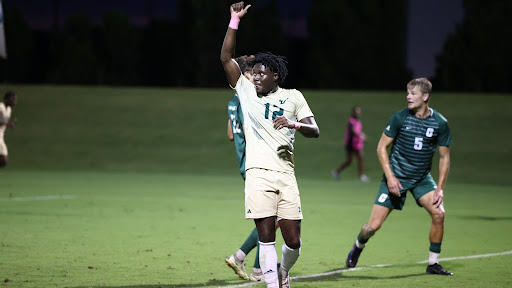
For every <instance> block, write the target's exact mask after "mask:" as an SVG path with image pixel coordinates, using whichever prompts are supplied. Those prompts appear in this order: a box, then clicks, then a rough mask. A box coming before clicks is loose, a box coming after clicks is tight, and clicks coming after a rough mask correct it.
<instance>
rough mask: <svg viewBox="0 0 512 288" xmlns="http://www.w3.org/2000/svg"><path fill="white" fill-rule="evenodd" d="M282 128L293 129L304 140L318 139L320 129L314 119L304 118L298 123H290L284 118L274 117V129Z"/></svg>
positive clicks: (311, 117)
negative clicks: (304, 138)
mask: <svg viewBox="0 0 512 288" xmlns="http://www.w3.org/2000/svg"><path fill="white" fill-rule="evenodd" d="M283 128H290V129H295V130H297V131H299V132H300V134H302V135H303V136H304V137H306V138H318V137H319V136H320V128H318V125H317V124H316V121H315V117H313V116H310V117H305V118H302V119H300V121H298V122H297V121H292V120H290V119H288V118H286V117H285V116H280V117H276V119H274V129H276V130H279V129H283Z"/></svg>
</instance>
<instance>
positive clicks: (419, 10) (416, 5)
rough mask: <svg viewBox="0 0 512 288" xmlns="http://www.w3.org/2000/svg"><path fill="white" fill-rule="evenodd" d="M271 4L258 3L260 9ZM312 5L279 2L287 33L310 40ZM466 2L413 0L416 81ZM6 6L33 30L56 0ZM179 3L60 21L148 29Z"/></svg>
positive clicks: (43, 24)
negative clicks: (116, 16) (122, 22)
mask: <svg viewBox="0 0 512 288" xmlns="http://www.w3.org/2000/svg"><path fill="white" fill-rule="evenodd" d="M205 1H208V0H205ZM268 1H269V0H259V1H258V2H259V3H258V2H255V3H256V5H259V4H263V3H264V2H268ZM311 1H312V0H278V5H279V7H280V9H281V10H282V11H283V12H284V14H285V15H286V16H287V17H285V19H284V21H283V25H284V28H285V31H286V32H287V33H291V34H293V35H295V36H300V37H307V20H306V18H307V15H308V10H309V9H310V7H311ZM462 1H463V0H449V1H445V0H409V16H408V26H407V66H408V67H409V68H411V69H412V70H413V72H414V77H431V76H433V75H434V69H435V55H436V54H438V53H439V52H440V51H441V49H442V46H443V43H444V40H445V39H446V36H447V35H448V34H450V33H452V32H453V31H455V27H456V25H457V24H458V23H461V21H462V19H463V16H464V15H463V13H464V11H463V9H462ZM245 2H246V3H251V1H245ZM2 3H3V6H4V9H6V8H9V7H11V6H17V7H19V8H20V9H21V10H22V11H23V14H24V15H25V18H26V20H27V21H28V23H29V25H30V26H31V27H32V28H35V27H37V28H41V29H46V28H50V27H51V23H52V20H53V10H52V5H53V0H3V1H2ZM176 3H177V0H152V1H149V0H145V1H144V0H132V1H129V0H74V1H70V0H60V19H61V22H64V21H65V19H66V18H67V16H69V15H70V14H73V13H76V12H82V13H86V14H89V15H91V17H92V19H93V21H94V23H99V22H100V19H101V16H102V15H103V14H104V13H105V12H106V11H109V10H113V9H117V10H123V11H124V12H125V13H126V14H127V15H129V16H130V18H131V19H132V22H133V23H134V24H135V25H144V24H145V23H147V17H148V15H153V16H154V17H157V18H171V19H172V18H174V17H175V16H176V9H175V8H176ZM226 9H228V7H226ZM292 15H293V17H292ZM291 19H293V20H291ZM226 21H227V20H226ZM6 25H9V24H8V23H6ZM7 45H9V44H8V43H7Z"/></svg>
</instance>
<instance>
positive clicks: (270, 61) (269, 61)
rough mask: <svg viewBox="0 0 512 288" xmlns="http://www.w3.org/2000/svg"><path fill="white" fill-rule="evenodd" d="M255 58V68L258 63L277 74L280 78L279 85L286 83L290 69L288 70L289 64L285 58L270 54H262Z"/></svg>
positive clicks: (253, 61) (253, 62)
mask: <svg viewBox="0 0 512 288" xmlns="http://www.w3.org/2000/svg"><path fill="white" fill-rule="evenodd" d="M254 56H255V57H254V60H252V65H253V66H254V64H256V63H261V64H262V65H264V66H265V67H266V68H268V69H269V70H270V71H272V72H273V73H277V75H278V76H279V79H278V80H277V83H279V84H283V83H284V79H286V76H288V68H286V64H287V63H288V62H287V61H286V60H284V58H285V57H283V56H278V55H274V54H272V53H270V52H266V53H261V52H260V53H258V54H256V55H254Z"/></svg>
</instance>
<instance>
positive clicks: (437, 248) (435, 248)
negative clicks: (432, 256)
mask: <svg viewBox="0 0 512 288" xmlns="http://www.w3.org/2000/svg"><path fill="white" fill-rule="evenodd" d="M428 250H429V251H430V252H434V253H441V242H439V243H436V242H430V249H428Z"/></svg>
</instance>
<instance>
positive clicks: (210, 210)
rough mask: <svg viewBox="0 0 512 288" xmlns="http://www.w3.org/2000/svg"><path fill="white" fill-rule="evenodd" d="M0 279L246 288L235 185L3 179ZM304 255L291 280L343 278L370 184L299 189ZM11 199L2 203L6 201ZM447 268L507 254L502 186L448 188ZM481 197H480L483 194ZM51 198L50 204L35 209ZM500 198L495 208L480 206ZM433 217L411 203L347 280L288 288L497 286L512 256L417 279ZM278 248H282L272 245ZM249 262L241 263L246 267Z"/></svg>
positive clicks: (105, 178) (63, 175)
mask: <svg viewBox="0 0 512 288" xmlns="http://www.w3.org/2000/svg"><path fill="white" fill-rule="evenodd" d="M1 177H2V179H6V180H3V181H2V182H1V186H0V188H1V191H2V195H1V197H0V211H1V212H0V213H1V219H2V221H1V224H0V229H1V231H2V234H1V236H0V243H1V246H0V255H2V257H1V260H0V277H1V279H2V280H3V279H8V282H7V283H4V284H2V285H4V286H5V287H160V286H162V287H204V286H206V287H217V286H227V285H234V284H240V283H243V281H242V280H238V279H237V278H236V277H235V275H234V273H233V272H232V271H231V270H229V269H228V268H226V267H225V266H224V264H223V259H224V257H226V256H228V255H229V254H231V253H233V252H234V251H235V250H236V249H237V248H238V247H239V246H240V245H241V243H242V241H243V240H244V239H245V237H246V236H247V234H248V233H249V232H250V230H251V227H252V223H251V222H250V221H246V220H243V208H242V206H243V194H242V181H241V180H240V179H239V177H237V175H232V176H225V175H213V174H212V175H204V174H203V175H201V174H197V175H193V174H142V173H114V172H110V173H95V172H31V171H23V172H21V171H14V172H11V171H3V172H2V175H1ZM299 185H300V187H301V190H302V199H303V207H304V215H305V220H304V221H303V248H302V255H301V257H300V259H299V261H298V262H297V265H296V266H295V267H294V270H293V276H304V275H311V274H317V273H325V272H327V271H334V270H339V269H342V268H343V267H344V260H345V257H346V254H347V253H348V250H349V249H350V247H351V245H352V243H353V241H354V239H355V237H356V236H357V232H358V230H359V227H360V225H362V223H364V221H366V220H367V218H368V216H369V212H370V209H371V203H372V202H373V198H374V196H375V194H376V193H375V190H376V189H375V183H369V184H363V183H359V182H356V181H352V180H350V181H345V182H334V181H328V182H325V181H321V180H311V179H304V180H302V181H299ZM7 191H8V193H6V192H7ZM452 191H453V193H451V194H450V195H447V197H446V209H447V219H446V237H445V241H444V243H443V253H442V256H443V257H458V256H470V255H478V254H486V253H496V252H503V251H510V250H512V245H511V244H510V237H511V232H510V231H511V228H512V225H511V221H512V217H511V215H510V212H509V211H510V210H509V205H510V203H512V194H511V193H509V191H510V187H502V186H496V185H493V186H487V185H466V184H462V183H454V184H453V185H452ZM482 191H487V192H486V193H485V194H483V193H482ZM38 195H39V196H42V195H46V196H48V195H53V196H59V197H60V198H57V199H51V200H50V199H46V200H45V199H34V198H28V197H33V196H38ZM488 199H497V200H499V201H493V202H491V201H485V200H488ZM428 228H429V218H428V216H427V214H426V212H425V211H423V209H421V208H418V207H416V205H415V203H414V201H410V199H409V200H408V201H407V204H406V207H405V210H404V211H401V212H394V213H393V214H392V215H391V216H390V219H389V221H388V222H386V223H385V226H384V227H383V229H382V230H381V231H379V232H378V234H377V235H376V236H375V237H374V238H373V239H372V240H371V241H370V242H369V245H368V247H367V248H366V250H365V252H364V254H363V255H362V256H361V259H360V263H359V265H360V266H362V267H364V266H373V265H377V264H392V265H393V266H390V267H386V268H374V269H368V270H361V271H348V272H344V273H338V274H335V275H332V276H323V277H319V278H309V279H302V280H299V281H296V283H295V284H294V286H293V287H340V286H344V285H346V286H359V287H369V286H372V287H373V286H379V287H396V286H397V285H398V286H402V285H403V286H404V287H411V286H413V285H414V286H418V287H432V286H434V287H435V286H441V285H443V287H461V286H464V287H481V285H482V283H486V285H488V286H487V287H492V286H494V287H505V286H510V284H511V283H512V282H511V281H512V279H511V275H510V273H509V271H510V264H512V255H505V256H496V257H492V258H483V259H465V260H456V261H447V262H445V263H444V266H445V267H446V268H447V269H449V270H451V271H453V272H455V273H456V275H455V277H451V278H450V277H441V276H429V275H425V274H424V269H425V264H420V265H418V264H415V263H417V262H419V261H422V260H426V259H427V257H428V238H427V233H428ZM281 243H282V240H280V241H278V246H280V244H281ZM253 257H254V254H249V257H248V260H247V262H248V264H247V265H248V268H249V269H250V267H252V261H253V259H254V258H253Z"/></svg>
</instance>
